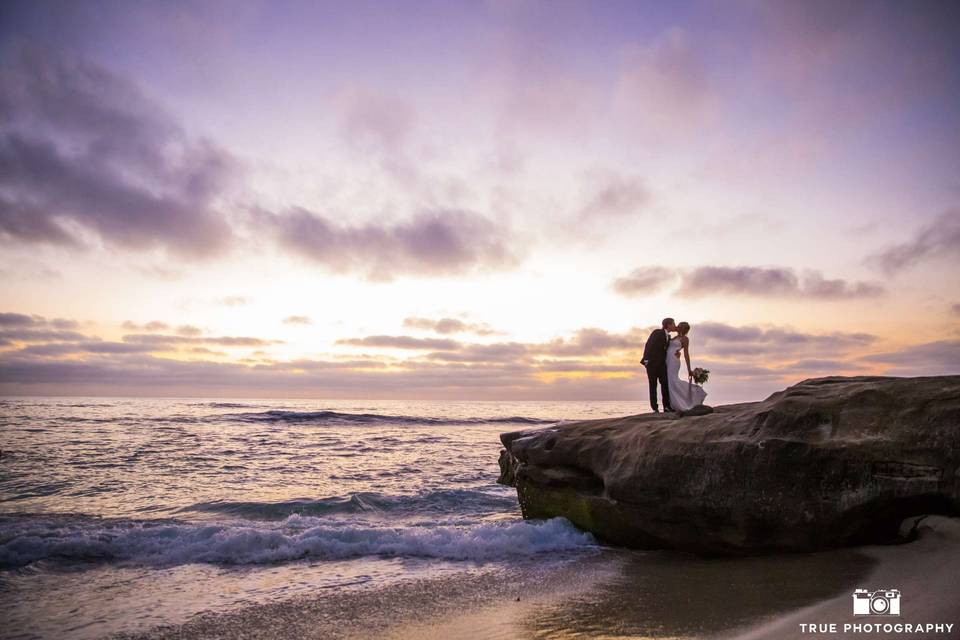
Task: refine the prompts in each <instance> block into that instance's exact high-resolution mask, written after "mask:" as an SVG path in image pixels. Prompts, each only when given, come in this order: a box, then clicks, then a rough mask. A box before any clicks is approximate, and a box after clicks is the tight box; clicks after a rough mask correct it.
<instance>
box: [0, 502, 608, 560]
mask: <svg viewBox="0 0 960 640" xmlns="http://www.w3.org/2000/svg"><path fill="white" fill-rule="evenodd" d="M4 520H6V519H4ZM595 545H596V542H595V540H594V538H593V536H591V535H590V534H589V533H584V532H582V531H580V530H578V529H577V528H575V527H574V526H573V525H572V524H570V522H569V521H567V520H565V519H563V518H554V519H551V520H546V521H520V522H510V523H488V524H477V525H472V526H408V527H375V526H367V525H356V524H345V525H342V526H331V525H329V524H322V523H321V521H319V520H318V519H317V518H310V517H304V516H296V515H294V516H290V517H289V518H287V519H285V520H284V521H283V522H281V523H277V524H274V525H265V524H242V525H241V524H207V525H205V524H188V523H180V522H170V521H166V522H163V521H161V522H150V521H103V520H97V519H62V518H61V519H52V518H48V519H36V518H29V519H20V520H19V521H17V520H13V521H10V520H6V521H0V567H2V568H5V569H13V568H18V567H24V566H27V565H30V564H31V563H34V562H38V561H47V560H50V561H61V562H63V561H66V562H119V563H124V564H132V565H148V566H175V565H182V564H194V563H209V564H232V565H243V564H275V563H283V562H291V561H297V560H304V559H312V560H335V559H345V558H355V557H362V556H403V557H406V556H409V557H426V558H441V559H447V560H475V561H490V560H497V559H507V558H510V557H516V556H525V555H530V554H536V553H542V552H549V551H553V552H557V551H565V550H573V549H578V548H587V547H593V546H595Z"/></svg>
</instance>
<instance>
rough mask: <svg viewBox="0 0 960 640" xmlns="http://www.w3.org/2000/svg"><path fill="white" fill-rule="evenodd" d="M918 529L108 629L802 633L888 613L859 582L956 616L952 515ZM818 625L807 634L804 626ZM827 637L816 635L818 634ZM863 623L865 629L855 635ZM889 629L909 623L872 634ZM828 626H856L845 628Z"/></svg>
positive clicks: (958, 545) (914, 615)
mask: <svg viewBox="0 0 960 640" xmlns="http://www.w3.org/2000/svg"><path fill="white" fill-rule="evenodd" d="M920 534H921V535H920V536H919V538H918V539H917V540H915V541H913V542H910V543H906V544H900V545H892V546H871V547H857V548H849V549H837V550H832V551H823V552H816V553H810V554H790V555H779V556H757V557H746V558H736V559H731V558H727V559H705V558H701V557H697V556H693V555H689V554H684V553H679V552H669V551H666V552H660V551H650V552H642V551H633V550H627V549H619V548H601V549H599V550H598V551H596V552H587V553H586V554H582V555H580V556H579V557H568V558H567V559H565V560H564V559H561V558H560V557H558V556H556V557H554V559H555V560H557V562H550V560H551V559H550V558H547V559H546V562H544V561H543V560H541V561H538V560H537V559H536V558H531V559H527V560H525V561H524V562H520V563H517V564H516V565H514V566H510V567H497V568H492V569H490V570H488V571H487V570H483V571H480V572H474V573H470V572H465V574H457V575H450V576H444V577H439V578H426V579H420V580H412V581H407V582H403V583H400V584H396V585H391V586H385V587H382V588H380V587H378V588H371V589H366V590H357V591H355V592H352V593H340V594H329V593H328V594H324V596H323V597H315V596H309V597H302V598H298V599H294V600H289V601H284V602H279V603H272V604H265V605H255V606H251V607H248V608H244V609H240V610H238V611H234V612H230V613H222V614H219V613H215V612H209V613H206V614H202V615H200V616H197V617H196V618H195V619H193V620H191V621H189V622H187V623H185V624H182V625H178V626H171V627H161V628H155V629H152V630H149V631H146V632H143V633H136V634H119V635H115V636H111V638H113V639H114V640H121V639H123V640H134V639H136V640H159V639H164V640H166V639H169V640H173V639H177V640H191V639H195V638H206V637H230V638H266V639H277V640H283V639H287V638H324V639H326V638H329V639H340V638H343V639H347V640H353V639H355V638H370V637H376V638H389V639H391V640H413V639H414V638H437V639H439V638H463V639H465V640H466V639H468V638H471V639H472V638H477V639H480V640H484V639H489V640H499V639H501V638H502V639H506V638H539V637H565V636H568V635H569V636H574V637H587V638H603V637H610V636H617V637H638V638H645V637H646V638H657V637H661V638H690V639H693V638H739V639H745V640H768V639H774V638H776V639H780V638H798V637H802V636H804V635H807V634H803V633H801V631H800V627H799V626H798V625H799V624H800V623H829V622H836V623H838V626H839V627H840V628H841V629H842V625H843V623H844V622H858V623H867V622H872V623H876V622H877V621H879V622H887V621H891V618H889V617H888V618H882V617H881V618H875V617H870V618H858V619H854V618H853V616H852V612H851V593H852V591H853V589H854V588H861V587H862V588H869V589H890V588H897V589H900V590H901V591H902V593H903V611H904V615H902V616H901V617H900V618H897V619H895V620H893V621H895V622H900V623H911V624H918V623H925V622H945V623H954V627H953V629H952V633H949V634H944V633H941V634H933V635H931V634H918V633H911V634H909V637H914V638H922V637H934V636H935V637H938V638H952V637H958V638H960V629H958V625H957V624H956V623H958V622H960V600H958V599H957V598H956V597H955V593H954V591H952V585H953V581H954V579H955V576H956V575H960V519H950V518H944V517H939V516H931V517H929V518H927V519H926V520H925V521H924V524H923V525H922V528H921V531H920ZM809 635H812V634H809ZM817 635H824V634H817ZM860 635H864V634H860ZM866 635H869V636H870V637H879V638H895V637H903V634H899V635H898V634H884V633H875V632H874V633H870V634H866ZM832 637H838V638H840V637H853V636H852V635H850V634H844V633H842V632H840V633H836V634H833V636H832Z"/></svg>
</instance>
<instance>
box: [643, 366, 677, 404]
mask: <svg viewBox="0 0 960 640" xmlns="http://www.w3.org/2000/svg"><path fill="white" fill-rule="evenodd" d="M647 380H649V381H650V406H651V407H653V410H654V411H657V383H658V382H659V383H660V393H662V394H663V410H664V411H673V408H672V407H671V406H670V387H669V385H668V384H667V363H666V362H664V363H661V364H660V365H659V366H655V365H649V364H648V365H647Z"/></svg>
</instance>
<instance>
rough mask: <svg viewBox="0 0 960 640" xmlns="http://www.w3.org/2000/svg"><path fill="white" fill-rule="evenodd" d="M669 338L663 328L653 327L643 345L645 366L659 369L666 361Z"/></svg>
mask: <svg viewBox="0 0 960 640" xmlns="http://www.w3.org/2000/svg"><path fill="white" fill-rule="evenodd" d="M669 342H670V340H669V339H668V337H667V332H666V330H665V329H654V330H653V331H652V332H651V333H650V337H649V338H647V343H646V344H645V345H644V346H643V360H642V361H641V362H643V363H644V364H645V365H646V366H648V367H651V368H654V369H659V368H660V367H661V366H663V365H665V364H666V362H667V344H668V343H669Z"/></svg>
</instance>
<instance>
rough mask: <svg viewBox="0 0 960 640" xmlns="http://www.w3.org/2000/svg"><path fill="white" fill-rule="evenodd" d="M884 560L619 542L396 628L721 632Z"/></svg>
mask: <svg viewBox="0 0 960 640" xmlns="http://www.w3.org/2000/svg"><path fill="white" fill-rule="evenodd" d="M874 564H875V561H874V560H872V559H870V558H869V557H868V556H866V555H863V554H861V553H858V552H856V551H852V550H843V551H833V552H826V553H817V554H802V555H791V556H770V557H757V558H739V559H705V558H698V557H695V556H690V555H686V554H674V553H664V552H649V553H643V552H629V551H611V552H609V553H607V554H604V557H603V559H598V558H594V559H593V560H592V561H585V562H584V563H581V565H580V567H579V572H577V571H574V572H571V573H570V574H569V575H567V576H565V577H563V578H561V580H562V584H559V585H557V588H558V590H556V591H553V592H552V593H551V592H550V591H549V590H546V591H544V592H540V593H533V594H532V597H530V598H526V597H524V596H523V595H521V596H520V598H521V601H520V602H516V601H514V602H509V603H505V604H503V605H499V606H494V607H489V608H487V609H485V610H479V611H476V612H474V613H472V614H469V615H463V614H462V613H460V614H457V615H456V616H455V617H450V618H448V619H446V620H444V621H441V622H439V623H435V624H425V625H416V626H414V627H407V628H405V629H402V630H399V631H397V632H396V633H395V634H394V635H393V636H392V637H396V638H414V637H417V638H424V637H426V638H485V639H494V638H597V639H601V638H610V637H623V636H629V637H634V638H705V637H713V636H715V635H716V634H719V633H722V632H724V631H729V630H731V629H734V628H737V627H741V626H743V625H746V624H751V623H757V622H760V621H762V620H765V619H768V618H772V617H775V616H778V615H782V614H784V613H786V612H788V611H792V610H796V609H798V608H801V607H804V606H807V605H809V604H812V603H815V602H818V601H820V600H823V599H825V598H829V597H831V596H834V595H836V594H838V593H840V592H844V591H846V590H848V589H851V588H852V587H853V586H854V585H855V584H857V582H858V581H859V580H861V579H862V578H863V577H864V576H865V575H867V574H868V573H869V572H870V571H871V569H872V568H873V566H874ZM565 573H566V572H565ZM577 573H579V577H574V576H576V575H577Z"/></svg>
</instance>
